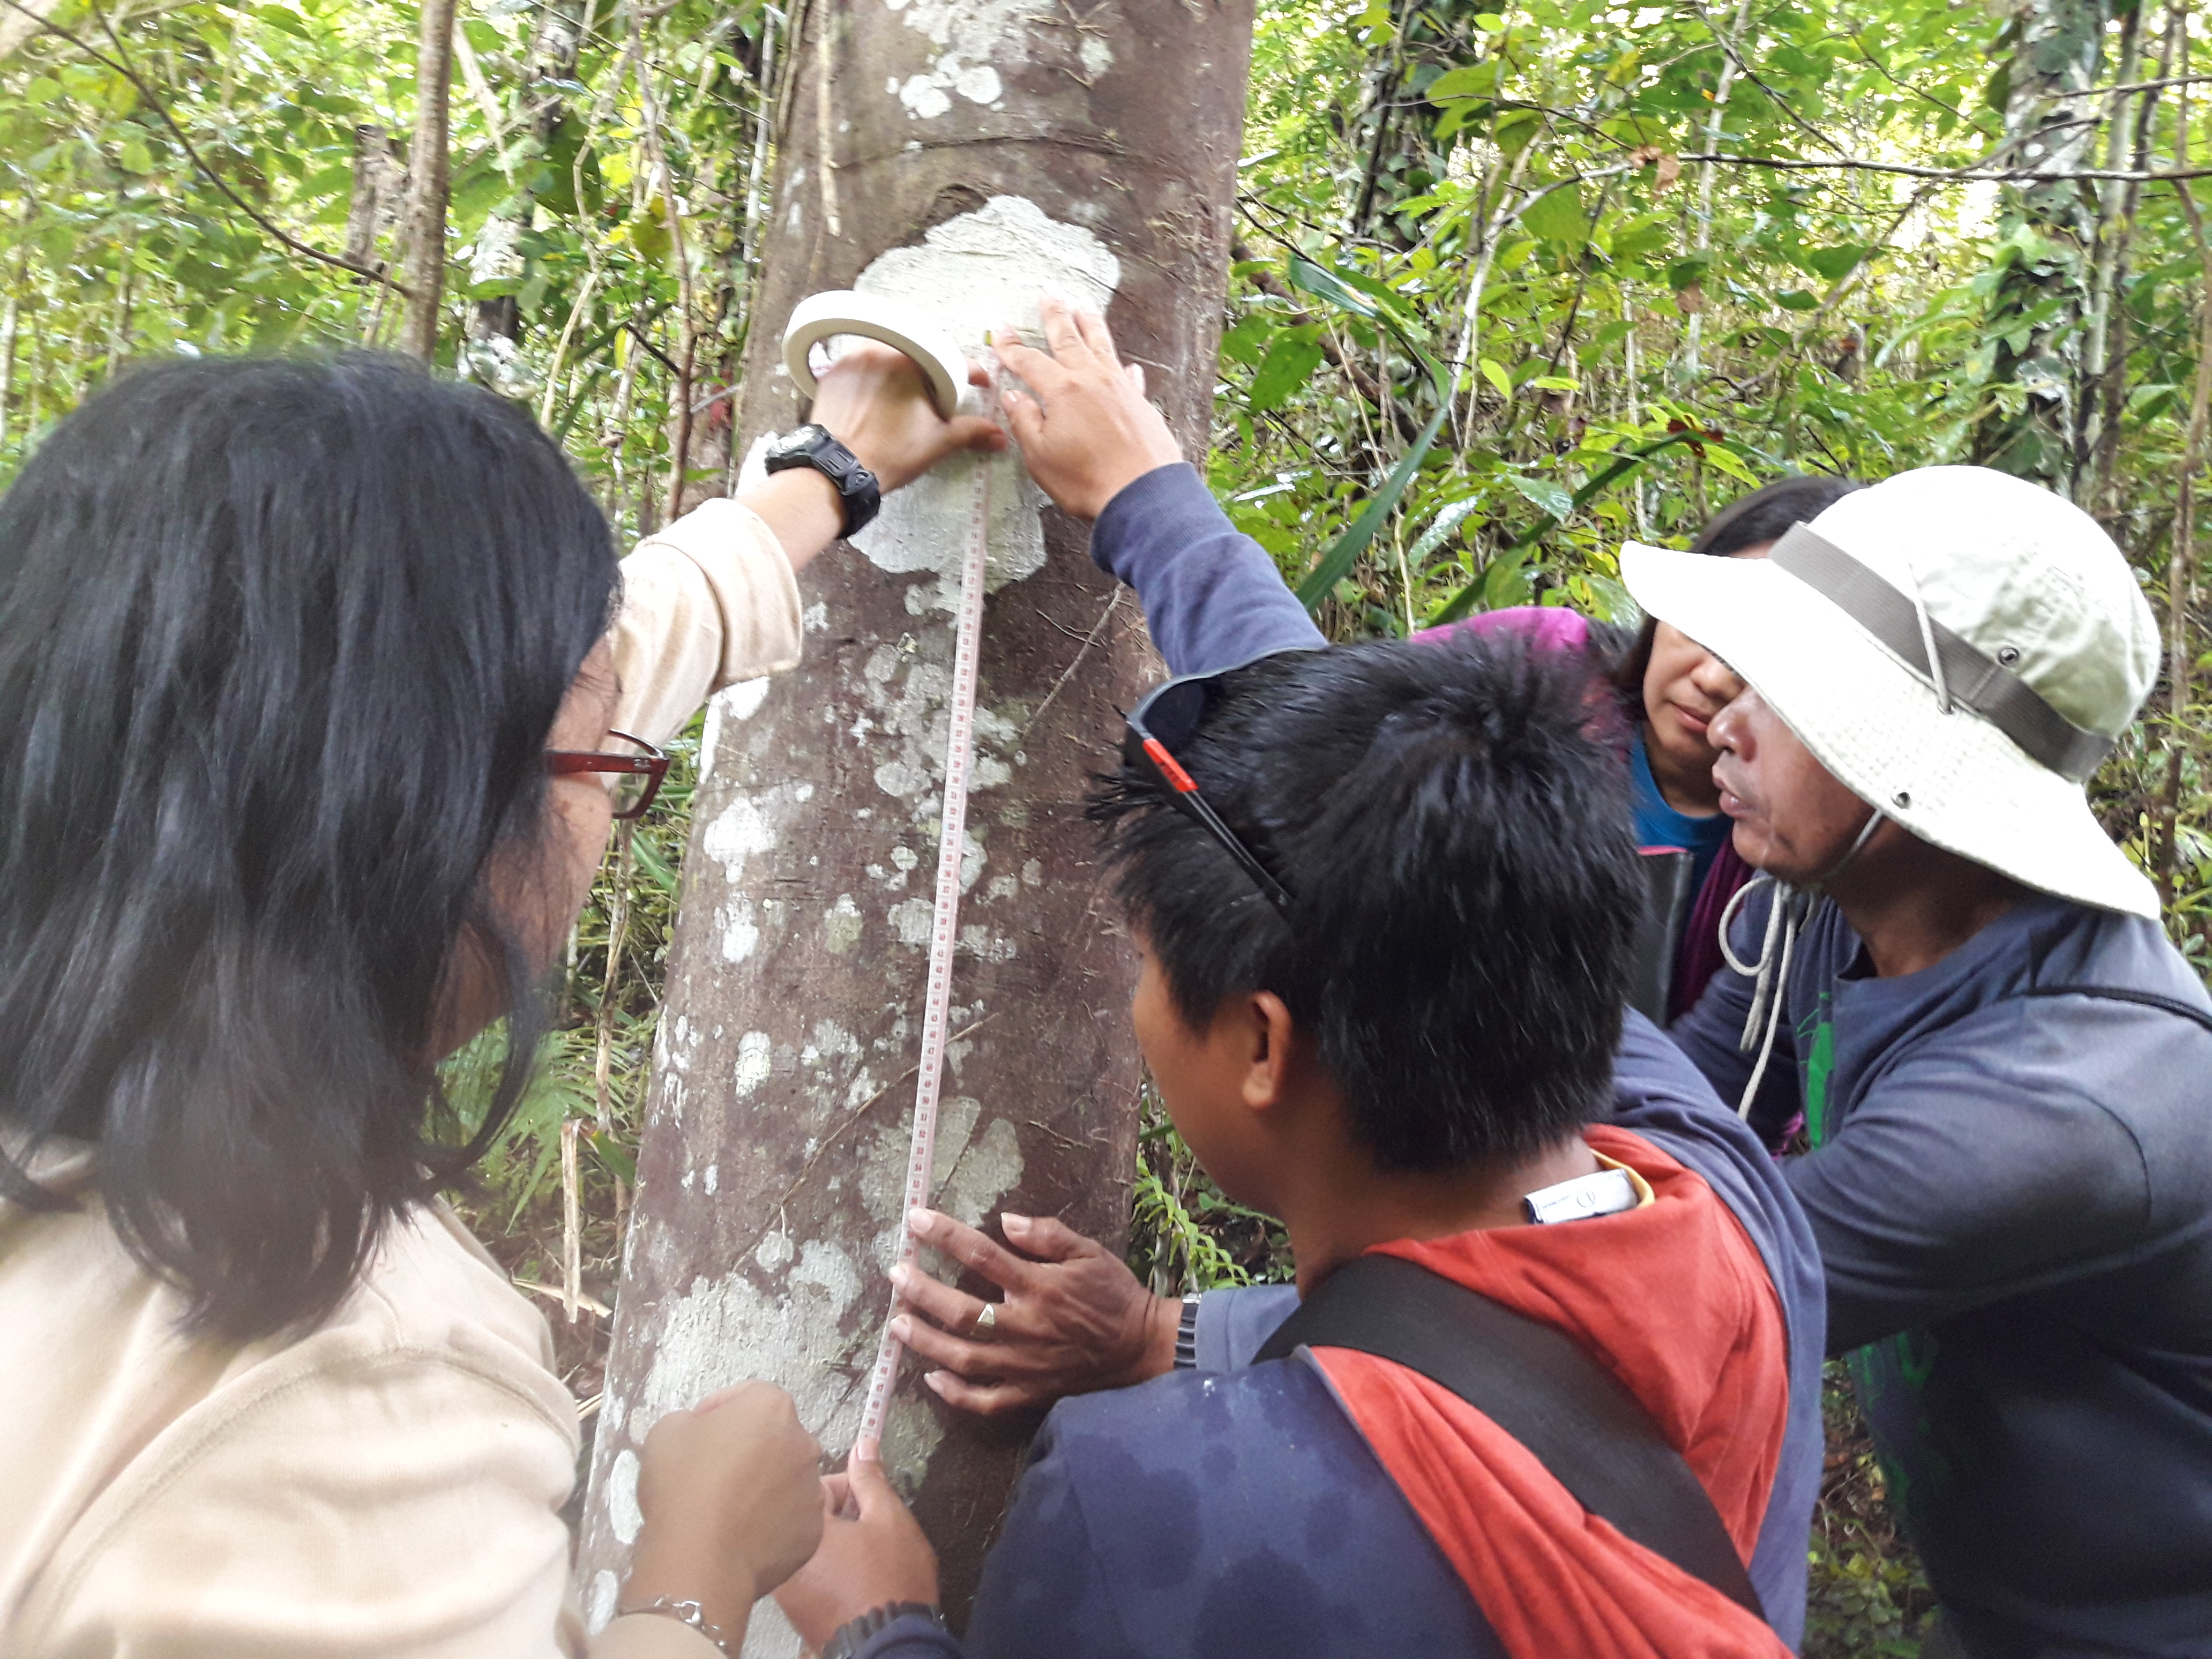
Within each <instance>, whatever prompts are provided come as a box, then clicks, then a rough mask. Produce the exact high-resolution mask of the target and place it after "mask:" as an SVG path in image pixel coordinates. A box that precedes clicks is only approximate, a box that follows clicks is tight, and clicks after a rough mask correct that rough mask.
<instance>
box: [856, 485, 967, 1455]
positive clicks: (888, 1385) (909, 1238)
mask: <svg viewBox="0 0 2212 1659" xmlns="http://www.w3.org/2000/svg"><path fill="white" fill-rule="evenodd" d="M990 522H991V461H990V458H989V457H988V456H980V455H979V456H978V457H977V458H976V464H975V493H974V495H973V496H972V497H971V499H970V502H969V520H968V536H967V541H966V544H965V545H964V547H963V551H962V558H961V565H960V611H959V618H958V622H957V632H956V636H955V637H956V639H957V644H956V646H955V647H954V651H953V659H952V691H951V722H950V737H949V738H948V739H947V742H946V744H945V801H944V806H943V808H942V810H941V811H940V813H939V818H938V842H937V897H936V902H935V907H934V908H933V911H932V913H931V917H930V930H929V985H928V989H927V993H926V994H925V996H924V1000H923V1005H922V1016H921V1069H920V1071H919V1073H918V1074H917V1076H916V1078H915V1091H914V1140H913V1144H912V1146H911V1147H910V1148H909V1150H908V1154H907V1166H906V1186H905V1188H904V1191H903V1193H902V1198H901V1202H900V1205H899V1224H898V1225H899V1248H898V1260H899V1261H903V1262H905V1263H907V1264H908V1266H912V1265H913V1263H914V1261H915V1257H916V1255H918V1254H919V1248H918V1247H917V1246H916V1244H915V1238H914V1234H913V1231H911V1229H909V1227H908V1225H907V1216H908V1212H911V1211H914V1210H916V1209H920V1208H921V1207H923V1206H926V1205H927V1203H928V1202H929V1198H930V1185H931V1182H930V1176H931V1174H932V1172H933V1168H934V1165H935V1164H936V1161H937V1110H938V1101H939V1096H940V1094H941V1091H942V1089H943V1085H944V1073H945V1032H946V1030H947V1028H948V1026H949V1025H950V1024H951V1015H952V957H953V951H954V949H955V943H956V941H955V934H956V933H957V929H958V927H959V923H960V865H961V860H962V857H963V853H964V851H965V848H966V844H967V832H968V779H969V770H970V768H971V767H972V765H973V763H974V756H975V679H976V668H977V663H978V659H980V658H981V654H982V645H983V583H984V571H985V561H986V556H987V553H988V550H989V535H990ZM902 1352H904V1350H903V1348H902V1346H901V1344H900V1342H899V1340H898V1339H897V1338H896V1337H895V1336H893V1335H892V1334H891V1328H890V1320H889V1319H886V1320H885V1321H884V1334H883V1339H882V1341H881V1343H880V1344H879V1345H878V1347H877V1350H876V1364H875V1370H874V1371H873V1372H872V1374H871V1375H870V1376H869V1378H868V1400H867V1405H866V1407H865V1408H864V1409H863V1410H862V1412H861V1413H860V1434H859V1436H858V1437H857V1438H856V1439H855V1440H854V1446H853V1455H854V1456H855V1457H869V1458H873V1457H877V1456H879V1455H881V1452H882V1445H883V1436H884V1423H885V1421H886V1419H888V1418H889V1416H890V1400H891V1391H892V1389H893V1386H894V1385H895V1384H896V1383H897V1381H898V1370H899V1358H900V1355H901V1354H902Z"/></svg>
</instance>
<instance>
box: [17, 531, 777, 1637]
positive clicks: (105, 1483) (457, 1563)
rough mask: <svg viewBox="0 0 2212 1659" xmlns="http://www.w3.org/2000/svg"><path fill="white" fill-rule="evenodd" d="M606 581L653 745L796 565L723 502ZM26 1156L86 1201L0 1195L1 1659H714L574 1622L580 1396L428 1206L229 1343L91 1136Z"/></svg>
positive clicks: (650, 1621)
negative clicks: (194, 1307)
mask: <svg viewBox="0 0 2212 1659" xmlns="http://www.w3.org/2000/svg"><path fill="white" fill-rule="evenodd" d="M799 632H800V629H799V589H798V586H797V584H796V582H795V581H794V580H793V575H792V569H791V564H790V561H789V560H788V559H787V558H786V557H785V556H784V553H783V550H782V548H781V546H780V545H778V544H777V542H776V540H775V536H774V535H773V534H772V533H771V532H769V528H768V526H766V525H764V524H763V523H762V522H761V520H759V519H758V518H757V517H756V516H754V514H752V513H750V512H749V511H747V510H746V509H744V507H739V506H738V505H736V504H735V503H734V502H730V501H710V502H708V504H707V505H706V506H705V507H702V508H701V509H700V510H699V511H697V512H696V513H692V514H690V516H689V517H687V518H685V519H684V520H680V521H678V523H677V524H675V525H672V526H670V527H669V529H668V530H667V531H665V532H663V533H662V534H660V535H659V536H657V537H654V538H651V539H649V540H647V542H646V543H644V544H642V545H641V547H640V548H639V549H638V550H637V551H636V552H635V554H633V555H632V556H630V557H629V559H627V560H625V561H624V562H623V609H622V611H621V614H620V618H619V621H618V623H617V626H616V629H615V631H614V637H613V645H614V650H615V658H616V667H617V671H618V672H619V673H620V674H621V676H622V680H623V699H622V703H621V713H620V715H619V716H618V717H617V720H615V722H614V724H615V725H616V726H619V727H622V728H623V729H624V730H626V731H629V732H635V733H636V734H637V735H639V736H641V737H645V738H653V739H656V740H657V739H659V738H662V737H665V736H666V735H668V734H670V733H671V732H674V731H676V730H678V728H680V727H681V726H682V725H683V723H684V720H686V719H688V718H689V717H690V714H691V712H692V711H693V710H694V709H695V708H697V707H698V706H699V704H700V703H701V702H702V701H703V700H704V699H705V698H706V697H707V696H708V694H709V693H710V692H712V691H714V690H717V689H718V688H720V687H721V686H724V685H726V684H731V683H732V682H733V681H737V680H741V679H748V678H753V677H755V676H757V675H760V674H765V673H771V672H775V671H778V670H781V669H786V668H789V667H790V666H792V665H793V664H794V663H796V662H797V661H798V659H799ZM33 1173H34V1174H35V1175H36V1176H37V1177H38V1178H39V1179H40V1181H41V1182H44V1183H45V1184H46V1185H47V1186H48V1187H50V1188H53V1189H55V1190H58V1191H63V1192H66V1193H69V1194H73V1195H74V1196H76V1197H77V1198H78V1199H79V1200H83V1201H82V1202H81V1203H80V1204H79V1206H78V1207H77V1208H76V1210H74V1211H73V1212H64V1213H59V1214H46V1213H33V1212H27V1211H25V1210H21V1209H19V1208H17V1207H15V1206H10V1205H8V1204H6V1203H4V1202H0V1407H4V1413H5V1419H4V1428H0V1659H277V1656H284V1659H306V1656H313V1659H323V1656H340V1655H343V1656H348V1659H356V1656H359V1659H366V1656H372V1655H374V1656H385V1655H390V1656H399V1655H407V1656H422V1659H430V1656H452V1659H462V1656H467V1659H552V1656H555V1655H561V1656H567V1659H577V1656H581V1655H584V1654H586V1653H588V1654H589V1655H590V1656H591V1659H653V1656H661V1659H714V1651H715V1650H714V1645H713V1644H711V1643H709V1642H708V1640H707V1639H706V1638H704V1637H702V1636H700V1635H698V1634H697V1633H696V1632H692V1631H690V1630H687V1629H685V1628H684V1626H682V1625H679V1624H678V1623H676V1622H675V1621H674V1620H668V1619H662V1618H656V1617H653V1616H649V1615H647V1616H636V1617H631V1618H626V1619H618V1620H615V1621H614V1622H613V1623H612V1624H611V1625H610V1626H608V1627H607V1629H606V1630H605V1632H603V1633H601V1634H600V1635H599V1637H598V1638H594V1639H587V1638H586V1636H585V1633H584V1630H583V1626H582V1623H581V1620H580V1618H579V1615H578V1612H577V1608H576V1603H575V1601H574V1596H573V1595H572V1594H571V1593H570V1590H569V1588H568V1533H567V1530H566V1528H563V1526H562V1522H561V1518H560V1510H561V1506H562V1504H563V1503H564V1502H565V1501H566V1500H567V1498H568V1491H569V1486H570V1483H571V1480H573V1477H574V1468H575V1461H576V1451H577V1425H576V1402H575V1401H574V1400H573V1399H572V1398H571V1397H570V1396H569V1395H568V1390H567V1389H565V1388H564V1387H563V1386H562V1383H561V1382H560V1380H559V1379H558V1378H557V1377H556V1376H554V1374H553V1371H552V1369H551V1366H552V1358H553V1344H552V1337H551V1334H550V1332H549V1331H548V1329H547V1328H546V1324H545V1320H544V1316H543V1315H542V1314H540V1313H539V1311H538V1309H537V1308H536V1307H535V1306H534V1305H532V1304H531V1303H530V1302H529V1301H528V1300H527V1299H526V1298H525V1297H523V1296H522V1295H521V1294H520V1292H518V1291H515V1290H513V1288H512V1287H511V1286H510V1285H508V1284H507V1277H506V1275H505V1274H504V1273H501V1270H500V1268H499V1267H498V1265H497V1264H496V1263H495V1262H494V1261H492V1259H491V1257H490V1256H489V1255H487V1254H485V1252H484V1251H483V1249H482V1248H481V1247H480V1246H478V1245H477V1243H476V1242H475V1241H474V1240H473V1239H471V1237H469V1236H468V1233H467V1232H466V1231H465V1230H464V1228H463V1227H462V1226H461V1225H460V1223H459V1221H458V1220H457V1219H456V1218H454V1216H453V1212H451V1211H450V1210H448V1209H447V1207H446V1206H444V1205H443V1204H437V1205H434V1206H430V1207H429V1208H428V1209H426V1210H423V1211H421V1212H417V1213H416V1214H415V1215H414V1216H413V1217H412V1218H410V1219H409V1220H408V1221H407V1222H406V1223H405V1224H404V1225H401V1226H399V1227H398V1228H396V1229H394V1230H393V1231H392V1234H391V1236H390V1237H387V1238H386V1240H385V1241H384V1242H383V1244H382V1246H381V1248H380V1250H379V1251H378V1253H377V1255H376V1256H375V1258H374V1261H372V1262H371V1263H370V1265H369V1267H368V1270H367V1272H366V1273H364V1274H363V1275H362V1280H361V1282H360V1284H359V1285H356V1287H355V1289H354V1291H353V1292H352V1294H351V1295H349V1297H347V1298H346V1300H345V1302H344V1303H343V1304H342V1305H341V1306H340V1307H339V1309H338V1310H337V1313H336V1314H334V1315H333V1316H331V1319H330V1320H328V1321H327V1322H325V1323H324V1324H323V1325H322V1326H321V1327H319V1328H318V1329H316V1330H315V1331H314V1332H313V1334H310V1335H307V1336H305V1337H300V1338H294V1339H290V1340H275V1341H265V1342H258V1343H253V1344H250V1345H247V1346H239V1345H237V1344H235V1343H228V1342H222V1341H215V1340H193V1339H188V1338H185V1337H184V1336H181V1335H179V1333H178V1329H177V1322H178V1316H179V1314H180V1313H181V1312H182V1311H183V1307H184V1303H183V1300H182V1298H181V1297H179V1295H178V1293H177V1292H176V1291H174V1290H173V1289H172V1288H171V1287H169V1286H168V1285H165V1284H163V1283H161V1281H160V1280H158V1279H155V1278H153V1277H152V1276H151V1275H149V1274H148V1273H145V1272H144V1271H143V1270H142V1269H141V1268H140V1267H138V1266H137V1264H136V1263H135V1262H133V1261H131V1258H130V1257H129V1256H128V1255H125V1253H124V1251H123V1249H122V1247H121V1246H120V1244H119V1243H118V1242H117V1239H116V1237H115V1233H114V1231H113V1230H112V1227H111V1226H110V1225H108V1223H107V1221H106V1217H105V1216H104V1214H103V1213H102V1212H101V1210H100V1204H99V1201H98V1190H97V1173H98V1172H97V1167H96V1164H95V1159H94V1149H93V1148H91V1147H88V1146H83V1145H82V1144H78V1143H64V1144H57V1145H55V1146H49V1147H48V1148H47V1149H46V1151H45V1152H42V1153H41V1154H40V1157H39V1158H38V1159H37V1161H36V1162H35V1164H34V1165H33Z"/></svg>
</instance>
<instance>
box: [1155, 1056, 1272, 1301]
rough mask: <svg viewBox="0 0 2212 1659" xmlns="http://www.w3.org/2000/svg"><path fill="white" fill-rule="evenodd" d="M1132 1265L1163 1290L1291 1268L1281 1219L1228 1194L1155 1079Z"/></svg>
mask: <svg viewBox="0 0 2212 1659" xmlns="http://www.w3.org/2000/svg"><path fill="white" fill-rule="evenodd" d="M1129 1266H1130V1267H1132V1268H1133V1269H1134V1270H1135V1272H1136V1273H1137V1276H1138V1277H1139V1279H1144V1280H1145V1281H1146V1283H1147V1284H1149V1285H1151V1286H1152V1290H1153V1292H1154V1293H1155V1294H1156V1295H1160V1296H1178V1295H1181V1294H1182V1293H1183V1292H1185V1291H1212V1290H1219V1289H1221V1288H1223V1287H1225V1286H1227V1285H1249V1284H1252V1283H1254V1282H1255V1281H1256V1280H1261V1279H1288V1278H1289V1277H1290V1276H1291V1250H1290V1241H1289V1239H1288V1238H1287V1237H1285V1235H1284V1232H1283V1229H1282V1226H1281V1225H1280V1224H1279V1223H1278V1222H1277V1221H1275V1220H1274V1219H1273V1218H1272V1217H1269V1216H1264V1215H1261V1213H1260V1212H1258V1211H1256V1210H1248V1209H1246V1208H1245V1207H1244V1206H1243V1205H1241V1204H1238V1203H1236V1202H1234V1201H1233V1200H1231V1199H1229V1198H1227V1197H1225V1196H1224V1195H1223V1194H1222V1192H1221V1189H1220V1188H1218V1187H1216V1186H1215V1185H1214V1184H1213V1182H1212V1179H1211V1178H1210V1177H1209V1176H1207V1175H1206V1171H1205V1170H1202V1169H1200V1167H1199V1163H1198V1159H1197V1158H1195V1157H1194V1155H1193V1154H1192V1152H1191V1150H1190V1148H1189V1147H1188V1146H1186V1145H1184V1144H1183V1139H1182V1136H1181V1135H1179V1134H1177V1133H1176V1127H1175V1125H1174V1124H1173V1123H1172V1122H1170V1121H1169V1119H1168V1115H1167V1112H1166V1110H1165V1109H1164V1108H1163V1107H1162V1106H1161V1104H1160V1099H1159V1096H1158V1094H1157V1093H1156V1092H1154V1091H1152V1089H1151V1088H1149V1087H1148V1088H1146V1091H1145V1094H1144V1103H1143V1106H1142V1117H1141V1119H1140V1121H1139V1127H1138V1132H1137V1182H1136V1186H1135V1188H1133V1204H1132V1206H1131V1212H1130V1219H1129Z"/></svg>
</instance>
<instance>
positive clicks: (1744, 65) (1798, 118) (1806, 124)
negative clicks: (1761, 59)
mask: <svg viewBox="0 0 2212 1659" xmlns="http://www.w3.org/2000/svg"><path fill="white" fill-rule="evenodd" d="M1690 5H1691V9H1692V10H1694V11H1695V12H1696V13H1697V14H1698V21H1700V22H1702V23H1703V24H1704V25H1705V27H1706V29H1707V30H1708V31H1709V32H1710V33H1711V35H1712V37H1713V39H1714V40H1717V41H1719V42H1720V43H1721V50H1722V51H1723V52H1726V53H1728V55H1729V60H1730V61H1731V62H1733V63H1734V64H1735V67H1736V72H1737V73H1738V74H1739V75H1741V76H1743V78H1744V79H1745V80H1747V81H1748V82H1751V84H1752V85H1753V86H1754V87H1757V88H1759V90H1760V91H1761V92H1763V93H1765V94H1766V95H1767V98H1768V99H1769V100H1771V102H1772V103H1773V105H1774V107H1775V108H1777V109H1778V110H1780V111H1781V112H1783V113H1784V115H1786V116H1788V117H1789V118H1790V120H1791V121H1792V122H1793V123H1795V124H1796V125H1798V126H1800V127H1802V128H1803V129H1804V130H1805V131H1807V132H1808V133H1810V134H1811V135H1812V137H1813V138H1814V142H1816V143H1820V144H1821V145H1823V146H1824V147H1826V149H1830V150H1832V151H1834V152H1835V154H1837V155H1842V154H1843V153H1844V147H1843V146H1842V145H1841V144H1839V143H1837V142H1836V141H1835V140H1834V139H1832V138H1831V137H1828V135H1827V134H1826V133H1825V132H1823V131H1820V128H1818V127H1816V126H1814V125H1813V124H1812V123H1811V122H1810V121H1808V120H1807V119H1806V118H1804V117H1803V116H1802V115H1800V114H1798V112H1796V110H1794V109H1792V108H1791V107H1790V100H1788V99H1786V98H1784V96H1783V95H1782V94H1780V93H1778V92H1777V91H1775V89H1774V88H1772V87H1770V86H1768V85H1767V84H1766V82H1765V81H1763V80H1761V79H1760V78H1759V71H1758V70H1755V69H1753V68H1752V66H1751V64H1750V62H1749V60H1748V59H1747V58H1745V57H1744V55H1743V52H1742V50H1741V48H1740V47H1738V46H1737V45H1736V43H1735V40H1734V39H1733V38H1732V37H1730V36H1729V35H1727V34H1724V33H1722V32H1721V28H1720V26H1719V25H1718V24H1717V23H1716V22H1714V21H1713V20H1712V17H1711V15H1710V14H1709V13H1707V11H1706V10H1705V6H1704V5H1703V4H1702V3H1701V0H1690ZM1715 107H1716V108H1717V107H1718V105H1717V102H1716V106H1715Z"/></svg>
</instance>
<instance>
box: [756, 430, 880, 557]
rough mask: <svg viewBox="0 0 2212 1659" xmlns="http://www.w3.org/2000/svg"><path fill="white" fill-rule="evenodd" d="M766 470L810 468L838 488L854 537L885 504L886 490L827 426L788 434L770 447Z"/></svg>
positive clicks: (849, 532) (848, 530) (848, 531)
mask: <svg viewBox="0 0 2212 1659" xmlns="http://www.w3.org/2000/svg"><path fill="white" fill-rule="evenodd" d="M766 465H767V467H768V470H769V471H770V472H784V471H789V470H790V469H791V468H793V467H794V466H811V467H812V468H813V469H814V470H815V471H817V472H819V473H820V474H821V475H822V476H823V477H825V478H827V479H829V482H830V483H833V484H835V485H836V487H837V499H838V500H839V501H841V502H842V503H843V504H844V508H845V528H844V529H843V531H842V532H840V533H841V534H842V535H846V536H850V535H852V534H854V532H856V531H858V530H860V527H861V526H864V525H866V523H867V522H868V521H869V520H871V519H872V518H874V517H875V516H876V513H877V511H878V509H879V508H880V507H882V506H883V504H884V492H883V487H882V485H881V484H879V483H878V482H877V480H876V475H875V474H874V473H872V472H871V471H868V469H867V468H866V467H865V466H862V465H860V457H859V456H857V455H855V454H854V453H853V452H852V451H851V450H849V449H848V448H846V447H845V446H844V445H842V444H841V443H839V442H838V441H837V440H836V438H834V437H832V436H831V435H830V434H829V428H828V427H826V426H814V425H807V426H802V427H800V428H799V429H798V430H797V431H795V432H787V433H786V434H785V435H783V436H782V437H781V438H778V439H777V440H776V441H775V442H774V443H772V444H770V445H769V447H768V459H767V463H766Z"/></svg>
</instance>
